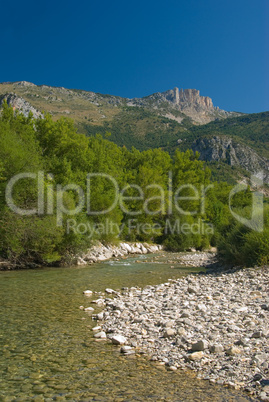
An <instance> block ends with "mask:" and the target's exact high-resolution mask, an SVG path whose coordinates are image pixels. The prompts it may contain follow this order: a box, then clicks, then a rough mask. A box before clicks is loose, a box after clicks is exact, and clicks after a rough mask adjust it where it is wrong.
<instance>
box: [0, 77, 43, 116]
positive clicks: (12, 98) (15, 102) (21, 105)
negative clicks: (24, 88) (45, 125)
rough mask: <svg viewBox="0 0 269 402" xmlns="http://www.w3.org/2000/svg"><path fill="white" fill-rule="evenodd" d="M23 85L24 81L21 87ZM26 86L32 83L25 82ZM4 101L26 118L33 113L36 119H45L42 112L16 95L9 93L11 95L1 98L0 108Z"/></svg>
mask: <svg viewBox="0 0 269 402" xmlns="http://www.w3.org/2000/svg"><path fill="white" fill-rule="evenodd" d="M23 83H24V81H22V84H21V85H23ZM25 84H30V83H26V82H25ZM25 84H24V85H25ZM33 85H34V84H33ZM4 100H6V101H7V104H8V105H10V106H12V107H13V109H14V110H18V111H19V112H20V113H23V115H24V116H26V117H27V116H28V115H29V113H30V112H31V113H32V114H33V117H34V118H35V119H37V118H39V117H40V118H43V115H42V113H41V112H39V111H38V110H37V109H35V108H34V107H33V106H32V105H30V103H29V102H27V101H26V100H25V99H23V98H21V97H20V96H18V95H16V94H15V93H9V94H6V95H3V96H1V97H0V106H1V105H2V103H3V102H4Z"/></svg>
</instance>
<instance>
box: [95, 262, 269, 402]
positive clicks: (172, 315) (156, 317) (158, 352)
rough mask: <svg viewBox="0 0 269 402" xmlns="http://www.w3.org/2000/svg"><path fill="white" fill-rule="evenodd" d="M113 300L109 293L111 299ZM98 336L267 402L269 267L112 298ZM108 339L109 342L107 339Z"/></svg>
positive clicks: (126, 292) (191, 279)
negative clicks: (246, 392)
mask: <svg viewBox="0 0 269 402" xmlns="http://www.w3.org/2000/svg"><path fill="white" fill-rule="evenodd" d="M108 293H109V292H108ZM109 296H110V297H108V298H106V299H104V302H105V305H106V307H105V309H104V311H103V312H102V320H103V321H102V322H100V323H99V325H98V326H100V327H101V328H98V332H97V333H96V331H94V332H95V337H100V338H102V339H108V340H110V341H112V342H113V343H114V344H116V345H119V350H120V351H121V353H123V354H125V355H128V354H134V353H140V354H146V355H148V356H150V359H151V360H152V361H156V362H158V363H159V364H164V365H165V366H166V367H167V369H169V370H171V371H175V370H177V369H191V370H195V371H196V372H197V373H198V378H203V379H207V380H210V382H212V383H217V384H223V385H227V386H229V387H232V388H235V389H239V388H243V389H245V390H246V391H248V392H249V393H250V394H254V395H256V396H258V397H259V398H260V399H261V400H264V401H266V400H268V401H269V308H268V306H269V268H268V267H266V268H263V269H261V268H252V269H243V270H235V269H234V270H230V271H227V272H225V273H215V274H214V273H211V274H204V275H188V276H186V277H184V278H181V279H178V280H169V281H168V282H167V283H163V284H160V285H157V286H147V287H145V288H144V289H140V288H137V287H132V288H129V289H127V288H124V291H123V293H122V294H120V293H112V292H110V293H109ZM105 336H106V338H105Z"/></svg>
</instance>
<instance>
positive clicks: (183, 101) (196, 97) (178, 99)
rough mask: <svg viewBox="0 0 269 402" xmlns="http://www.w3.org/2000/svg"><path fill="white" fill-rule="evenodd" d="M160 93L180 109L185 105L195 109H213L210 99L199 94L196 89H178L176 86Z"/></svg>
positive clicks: (184, 107)
mask: <svg viewBox="0 0 269 402" xmlns="http://www.w3.org/2000/svg"><path fill="white" fill-rule="evenodd" d="M162 95H164V96H165V97H166V99H167V100H169V101H171V102H173V103H174V104H176V105H178V106H179V107H180V109H181V110H182V111H183V110H184V109H186V108H187V107H192V108H194V109H197V110H202V109H208V110H213V109H214V106H213V102H212V99H211V98H209V97H208V96H200V91H198V90H197V89H184V90H183V89H181V90H180V91H179V89H178V88H174V89H170V90H168V91H166V92H163V93H162Z"/></svg>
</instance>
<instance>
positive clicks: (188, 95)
mask: <svg viewBox="0 0 269 402" xmlns="http://www.w3.org/2000/svg"><path fill="white" fill-rule="evenodd" d="M131 102H132V104H133V105H140V106H145V107H149V105H151V106H153V107H158V109H159V110H164V111H165V110H167V114H166V115H165V116H166V117H168V118H169V117H170V118H172V117H171V116H173V115H174V120H177V121H179V119H178V117H179V116H178V115H177V114H175V111H178V112H180V113H181V114H182V115H181V120H182V118H183V117H184V116H188V117H189V118H190V119H191V120H192V121H193V122H194V123H198V124H206V123H209V122H210V121H213V120H216V119H225V118H227V117H231V116H238V115H240V113H235V112H226V111H225V110H221V109H219V108H218V107H215V106H214V105H213V102H212V99H211V98H209V97H208V96H201V95H200V91H198V90H197V89H180V90H179V88H177V87H175V88H174V89H169V90H168V91H165V92H157V93H155V94H153V95H150V96H147V97H145V98H134V99H132V100H131Z"/></svg>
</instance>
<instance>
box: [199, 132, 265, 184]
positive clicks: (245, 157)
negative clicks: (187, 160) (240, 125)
mask: <svg viewBox="0 0 269 402" xmlns="http://www.w3.org/2000/svg"><path fill="white" fill-rule="evenodd" d="M192 149H193V151H194V152H195V151H198V152H199V153H200V159H202V160H204V161H208V162H218V161H222V162H225V163H227V164H228V165H230V166H240V167H242V168H243V169H245V170H247V171H248V172H250V173H252V174H258V175H259V177H260V178H263V180H264V182H266V183H269V160H268V159H266V158H263V157H261V156H259V155H258V154H257V153H256V152H255V151H254V150H253V149H252V148H250V147H248V146H246V145H243V144H242V143H238V142H236V141H235V140H233V139H232V138H231V137H225V136H223V137H221V136H213V137H204V138H198V139H197V140H195V141H194V143H193V145H192ZM261 172H262V173H261Z"/></svg>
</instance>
